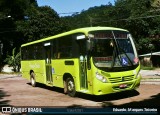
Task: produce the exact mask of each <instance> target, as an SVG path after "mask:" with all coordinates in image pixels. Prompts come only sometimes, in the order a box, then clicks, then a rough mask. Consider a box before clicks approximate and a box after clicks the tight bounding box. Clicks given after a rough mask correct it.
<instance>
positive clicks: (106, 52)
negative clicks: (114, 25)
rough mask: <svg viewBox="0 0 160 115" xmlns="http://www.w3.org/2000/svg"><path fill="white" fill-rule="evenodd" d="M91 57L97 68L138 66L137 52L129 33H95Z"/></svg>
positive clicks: (92, 39) (91, 33)
mask: <svg viewBox="0 0 160 115" xmlns="http://www.w3.org/2000/svg"><path fill="white" fill-rule="evenodd" d="M90 35H92V38H91V39H90V41H91V46H92V47H91V56H92V57H93V62H94V65H95V66H96V67H103V68H104V67H108V68H114V67H129V66H134V65H138V57H137V52H136V49H135V46H134V43H133V40H132V37H131V35H130V33H129V32H127V31H117V30H116V31H114V30H112V31H94V32H90Z"/></svg>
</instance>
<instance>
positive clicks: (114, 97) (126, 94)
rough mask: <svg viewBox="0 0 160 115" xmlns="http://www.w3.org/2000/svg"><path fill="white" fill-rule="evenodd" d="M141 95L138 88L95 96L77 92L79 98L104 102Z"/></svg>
mask: <svg viewBox="0 0 160 115" xmlns="http://www.w3.org/2000/svg"><path fill="white" fill-rule="evenodd" d="M27 84H28V85H31V84H30V83H27ZM36 87H40V88H45V89H47V90H52V91H56V92H59V93H63V88H58V87H49V86H46V85H44V84H41V83H37V84H36ZM137 95H139V92H138V91H136V90H131V91H123V92H119V93H113V94H107V95H100V96H95V95H90V94H84V93H79V92H77V96H76V97H77V98H83V99H86V100H91V101H95V102H102V101H112V100H118V99H123V98H128V97H133V96H137Z"/></svg>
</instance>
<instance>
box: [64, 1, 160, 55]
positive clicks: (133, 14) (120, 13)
mask: <svg viewBox="0 0 160 115" xmlns="http://www.w3.org/2000/svg"><path fill="white" fill-rule="evenodd" d="M159 12H160V5H159V2H158V0H116V1H115V4H114V5H112V4H111V3H108V4H106V5H102V6H99V7H92V8H89V9H88V10H86V11H82V12H81V13H80V14H76V15H72V16H67V17H63V20H65V21H66V22H68V23H69V24H68V25H70V26H69V27H70V28H71V29H75V28H79V27H86V26H113V27H119V28H124V29H127V30H129V31H130V32H131V33H132V35H133V37H134V38H135V40H136V42H137V44H138V45H137V48H138V49H139V53H147V52H148V51H150V50H147V49H149V48H147V49H146V46H145V45H144V43H145V42H146V41H148V43H149V44H153V46H154V48H153V49H152V50H154V51H160V47H158V46H159V45H158V44H160V25H159V22H160V16H159Z"/></svg>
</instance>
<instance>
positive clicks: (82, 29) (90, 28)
mask: <svg viewBox="0 0 160 115" xmlns="http://www.w3.org/2000/svg"><path fill="white" fill-rule="evenodd" d="M95 30H122V31H127V30H125V29H122V28H115V27H85V28H79V29H74V30H71V31H68V32H64V33H61V34H57V35H54V36H50V37H46V38H43V39H40V40H36V41H32V42H29V43H26V44H22V45H21V47H23V46H28V45H31V44H35V43H40V42H43V41H48V40H51V39H55V38H58V37H62V36H66V35H70V34H74V33H78V32H79V33H80V32H81V33H84V34H85V35H86V36H87V35H88V32H89V31H95Z"/></svg>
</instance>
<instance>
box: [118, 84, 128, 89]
mask: <svg viewBox="0 0 160 115" xmlns="http://www.w3.org/2000/svg"><path fill="white" fill-rule="evenodd" d="M126 87H127V84H121V85H120V86H119V88H121V89H123V88H126Z"/></svg>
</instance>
